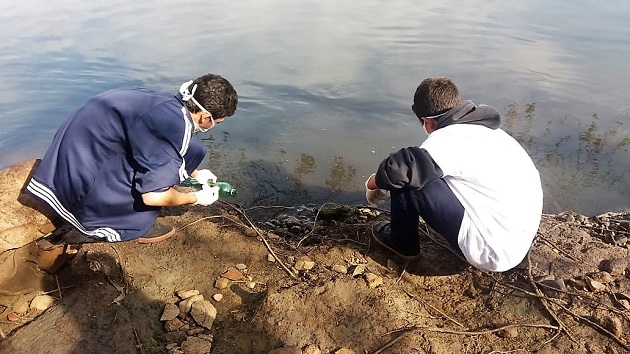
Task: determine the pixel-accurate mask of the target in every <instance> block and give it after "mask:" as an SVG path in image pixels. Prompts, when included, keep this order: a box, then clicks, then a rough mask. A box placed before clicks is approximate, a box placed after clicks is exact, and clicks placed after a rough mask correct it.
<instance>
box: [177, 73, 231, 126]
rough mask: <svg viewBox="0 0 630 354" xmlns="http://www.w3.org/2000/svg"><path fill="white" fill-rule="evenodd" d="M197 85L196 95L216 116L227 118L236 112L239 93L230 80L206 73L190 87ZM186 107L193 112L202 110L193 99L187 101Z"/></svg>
mask: <svg viewBox="0 0 630 354" xmlns="http://www.w3.org/2000/svg"><path fill="white" fill-rule="evenodd" d="M195 84H196V85H197V90H196V91H195V94H194V97H195V99H196V100H197V102H199V104H200V105H202V106H203V108H205V109H206V110H208V112H210V113H212V116H213V117H215V118H225V117H229V116H231V115H233V114H234V112H235V111H236V104H237V103H238V95H237V94H236V90H234V87H232V84H230V82H229V81H227V80H226V79H224V78H223V77H221V76H219V75H214V74H206V75H204V76H202V77H200V78H198V79H196V80H195V81H193V83H192V84H190V86H189V89H190V90H192V88H193V87H194V86H195ZM186 108H188V110H189V111H191V112H193V113H197V112H199V111H200V109H199V107H197V106H196V105H195V104H194V103H193V102H192V100H190V101H187V102H186Z"/></svg>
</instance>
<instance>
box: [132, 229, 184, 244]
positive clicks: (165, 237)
mask: <svg viewBox="0 0 630 354" xmlns="http://www.w3.org/2000/svg"><path fill="white" fill-rule="evenodd" d="M173 235H175V228H173V229H172V230H171V231H169V232H167V233H165V234H164V235H162V236H158V237H151V238H144V237H140V238H138V243H158V242H162V241H166V240H168V239H169V238H171V237H173Z"/></svg>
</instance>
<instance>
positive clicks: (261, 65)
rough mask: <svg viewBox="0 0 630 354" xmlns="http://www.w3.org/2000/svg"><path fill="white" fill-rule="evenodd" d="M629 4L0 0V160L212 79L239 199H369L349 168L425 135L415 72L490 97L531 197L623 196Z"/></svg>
mask: <svg viewBox="0 0 630 354" xmlns="http://www.w3.org/2000/svg"><path fill="white" fill-rule="evenodd" d="M627 18H630V3H626V2H623V1H608V2H605V3H597V2H592V1H572V2H562V3H560V2H552V3H548V2H543V1H535V0H527V1H521V2H500V1H470V2H467V3H466V5H465V6H464V5H462V4H461V3H460V2H456V1H446V2H444V1H426V2H422V3H418V2H416V1H412V0H401V1H390V2H385V1H377V0H367V1H344V2H337V1H300V2H291V1H275V0H265V1H252V0H245V1H239V2H225V1H208V0H206V1H200V0H191V1H188V2H186V3H176V2H172V1H163V0H158V1H153V2H140V3H139V2H130V1H121V0H112V1H109V2H106V3H102V4H96V3H92V2H82V1H63V2H50V1H43V0H26V1H21V2H19V3H11V4H6V3H3V4H1V5H0V23H2V25H1V27H2V30H3V31H2V32H3V35H4V36H3V40H2V41H1V42H0V73H1V75H0V77H2V81H1V82H0V124H2V129H1V130H0V167H6V166H8V165H11V164H13V163H15V162H19V161H22V160H24V159H28V158H34V157H40V156H41V155H43V153H44V152H45V150H46V148H47V146H48V144H49V143H50V140H51V139H52V137H53V135H54V133H55V131H56V128H57V127H58V126H59V124H60V123H61V122H62V121H63V120H64V119H65V118H66V117H67V115H68V114H70V113H71V112H72V111H73V110H74V109H76V108H77V106H79V105H80V104H82V103H83V102H85V100H87V99H88V98H89V97H91V96H92V95H95V94H97V93H99V92H101V91H104V90H106V89H109V88H114V87H119V86H128V85H142V86H146V87H150V88H154V89H157V90H164V91H171V92H174V91H175V90H177V89H178V88H179V86H180V84H181V83H182V82H183V81H186V80H188V79H192V78H195V77H197V76H199V75H202V74H204V73H207V72H212V73H217V74H221V75H223V76H225V77H226V78H228V80H230V81H231V82H232V83H233V84H234V86H235V87H236V89H237V91H238V93H239V97H240V101H239V107H238V111H237V113H236V114H235V116H233V117H231V118H229V119H227V120H226V121H225V122H224V123H223V124H221V125H219V126H217V127H216V128H215V129H213V130H212V131H211V132H209V133H206V134H204V135H203V138H204V141H205V142H206V143H207V145H208V147H209V154H208V157H207V159H206V161H204V163H203V166H204V167H209V168H211V169H212V170H213V171H214V172H215V174H217V175H218V176H219V177H220V178H221V179H224V180H228V181H230V182H231V183H232V184H234V185H236V186H237V187H239V189H240V191H239V199H238V201H239V202H242V203H244V204H245V205H252V204H254V203H256V204H260V203H264V204H277V205H293V204H296V203H308V202H311V203H322V202H325V201H335V202H344V203H346V202H348V203H365V202H364V196H363V193H364V192H363V181H364V180H365V178H366V177H367V176H368V175H369V174H371V173H372V172H373V171H374V170H375V169H376V166H377V165H378V163H379V162H380V161H381V160H382V159H383V158H384V157H386V156H387V154H389V153H390V152H392V151H395V150H396V149H398V148H400V147H405V146H410V145H418V144H420V143H421V142H422V141H423V140H424V139H425V137H426V136H425V134H424V132H423V130H422V128H421V127H420V126H419V125H418V123H417V119H415V117H414V116H413V114H412V112H411V110H410V106H411V100H412V96H413V93H414V91H415V88H416V86H417V85H418V84H419V83H420V81H421V80H422V79H423V78H425V77H427V76H449V77H451V78H452V79H453V80H454V81H455V82H456V83H457V84H458V86H459V88H460V92H461V94H462V96H463V98H464V99H472V100H474V101H476V102H478V103H485V104H489V105H492V106H494V107H496V108H497V109H498V110H499V111H500V112H501V113H502V115H503V117H504V125H503V128H504V129H505V130H506V131H508V132H509V133H510V134H511V135H512V136H514V137H515V138H516V139H518V140H519V141H520V142H521V143H522V144H523V146H524V147H525V149H526V150H527V151H528V152H529V153H530V154H531V155H532V157H533V159H534V161H535V163H536V165H537V166H538V168H539V170H540V172H541V175H542V179H543V186H544V190H545V211H546V212H557V211H561V210H575V211H577V212H580V213H584V214H588V215H592V214H597V213H600V212H603V211H606V210H619V209H626V208H628V207H630V196H629V192H630V177H629V173H630V172H629V171H630V158H629V157H630V155H629V152H628V149H629V145H630V132H629V128H628V126H629V122H628V114H629V113H630V104H629V103H628V102H629V101H628V98H627V97H626V96H627V93H628V92H630V83H629V81H628V80H627V78H628V77H630V66H628V65H627V64H625V62H626V61H627V58H629V57H630V24H628V21H627Z"/></svg>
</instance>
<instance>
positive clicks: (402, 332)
mask: <svg viewBox="0 0 630 354" xmlns="http://www.w3.org/2000/svg"><path fill="white" fill-rule="evenodd" d="M518 327H530V328H546V329H553V330H558V331H559V330H560V327H558V326H553V325H545V324H528V323H523V324H511V325H506V326H502V327H499V328H495V329H489V330H485V331H457V330H452V329H448V328H438V327H422V326H415V327H409V328H403V329H399V330H395V331H392V332H389V333H387V334H392V333H398V336H397V337H396V338H394V339H392V340H390V341H389V342H387V343H385V344H384V345H383V346H381V347H380V348H379V349H377V350H376V351H374V352H372V354H378V353H383V351H384V350H385V349H387V348H389V347H391V346H392V345H393V344H394V343H396V342H398V341H399V340H401V339H402V338H403V337H404V336H406V335H408V334H411V333H415V332H436V333H447V334H461V335H465V336H479V335H486V334H492V333H496V332H500V331H503V330H506V329H509V328H518Z"/></svg>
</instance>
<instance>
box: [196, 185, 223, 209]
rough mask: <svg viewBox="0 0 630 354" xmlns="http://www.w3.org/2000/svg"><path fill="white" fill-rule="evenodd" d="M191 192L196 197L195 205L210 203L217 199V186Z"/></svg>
mask: <svg viewBox="0 0 630 354" xmlns="http://www.w3.org/2000/svg"><path fill="white" fill-rule="evenodd" d="M192 194H194V195H195V197H197V201H196V202H195V205H210V204H212V203H214V202H216V201H217V200H218V199H219V187H218V186H214V187H204V188H203V189H202V190H200V191H197V192H193V193H192Z"/></svg>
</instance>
